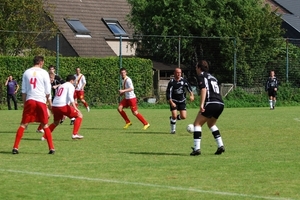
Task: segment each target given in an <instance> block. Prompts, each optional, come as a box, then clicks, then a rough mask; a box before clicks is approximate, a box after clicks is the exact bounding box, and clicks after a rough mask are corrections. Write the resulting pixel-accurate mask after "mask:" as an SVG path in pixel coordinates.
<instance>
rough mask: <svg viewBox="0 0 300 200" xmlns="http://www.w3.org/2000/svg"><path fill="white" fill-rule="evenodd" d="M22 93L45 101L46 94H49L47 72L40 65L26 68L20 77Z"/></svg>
mask: <svg viewBox="0 0 300 200" xmlns="http://www.w3.org/2000/svg"><path fill="white" fill-rule="evenodd" d="M22 93H25V94H26V101H27V100H29V99H32V100H35V101H38V102H43V103H46V95H50V94H51V83H50V78H49V74H48V72H47V71H46V70H44V69H42V68H40V67H31V68H29V69H27V70H26V71H25V72H24V74H23V77H22Z"/></svg>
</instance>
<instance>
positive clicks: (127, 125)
mask: <svg viewBox="0 0 300 200" xmlns="http://www.w3.org/2000/svg"><path fill="white" fill-rule="evenodd" d="M131 125H132V123H131V122H129V123H127V124H126V125H125V126H124V127H123V128H124V129H127V128H128V127H129V126H131Z"/></svg>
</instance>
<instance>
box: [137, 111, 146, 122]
mask: <svg viewBox="0 0 300 200" xmlns="http://www.w3.org/2000/svg"><path fill="white" fill-rule="evenodd" d="M136 117H137V118H138V119H139V120H140V121H141V122H142V123H143V124H144V125H147V124H148V122H147V121H146V120H145V119H144V117H143V115H141V114H140V113H138V114H137V115H136Z"/></svg>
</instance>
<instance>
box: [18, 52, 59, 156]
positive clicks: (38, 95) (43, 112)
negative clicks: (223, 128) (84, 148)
mask: <svg viewBox="0 0 300 200" xmlns="http://www.w3.org/2000/svg"><path fill="white" fill-rule="evenodd" d="M33 63H34V66H33V67H31V68H29V69H27V70H26V71H25V72H24V74H23V77H22V100H23V104H24V108H23V116H22V121H21V125H20V126H19V128H18V130H17V133H16V138H15V143H14V146H13V150H12V153H13V154H18V153H19V150H18V149H19V144H20V141H21V139H22V137H23V134H24V130H25V128H26V127H27V125H28V123H30V122H40V123H42V125H43V129H44V131H45V136H46V137H47V142H48V147H49V154H54V153H55V149H54V145H53V142H52V134H51V131H50V129H49V127H48V114H47V105H46V101H48V104H49V105H48V106H49V107H50V108H51V107H52V102H51V99H49V96H50V94H51V84H50V78H49V74H48V72H47V71H46V70H44V69H42V68H43V65H44V57H43V56H35V57H34V59H33Z"/></svg>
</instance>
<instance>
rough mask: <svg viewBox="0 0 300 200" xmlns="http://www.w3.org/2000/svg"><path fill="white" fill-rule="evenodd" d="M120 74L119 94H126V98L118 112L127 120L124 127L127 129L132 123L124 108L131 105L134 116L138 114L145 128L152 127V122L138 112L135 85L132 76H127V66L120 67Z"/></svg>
mask: <svg viewBox="0 0 300 200" xmlns="http://www.w3.org/2000/svg"><path fill="white" fill-rule="evenodd" d="M120 75H121V77H122V87H123V88H122V89H120V90H119V94H120V95H121V96H123V95H124V96H125V97H124V99H123V100H122V101H121V102H120V104H119V107H118V112H119V113H120V115H121V116H122V118H123V119H124V121H125V123H126V124H125V126H124V127H123V128H124V129H127V128H128V127H129V126H131V125H132V123H131V121H130V120H129V118H128V116H127V114H126V113H125V112H124V110H123V108H128V107H130V109H131V112H132V114H133V115H134V116H136V117H137V118H138V119H139V120H140V121H141V122H142V123H143V125H144V127H143V130H146V129H148V128H149V127H150V124H149V123H148V122H147V121H146V120H145V119H144V117H143V116H142V114H141V113H139V112H138V106H137V100H136V96H135V93H134V87H133V83H132V80H131V78H129V77H128V76H127V72H126V69H125V68H121V69H120Z"/></svg>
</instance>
